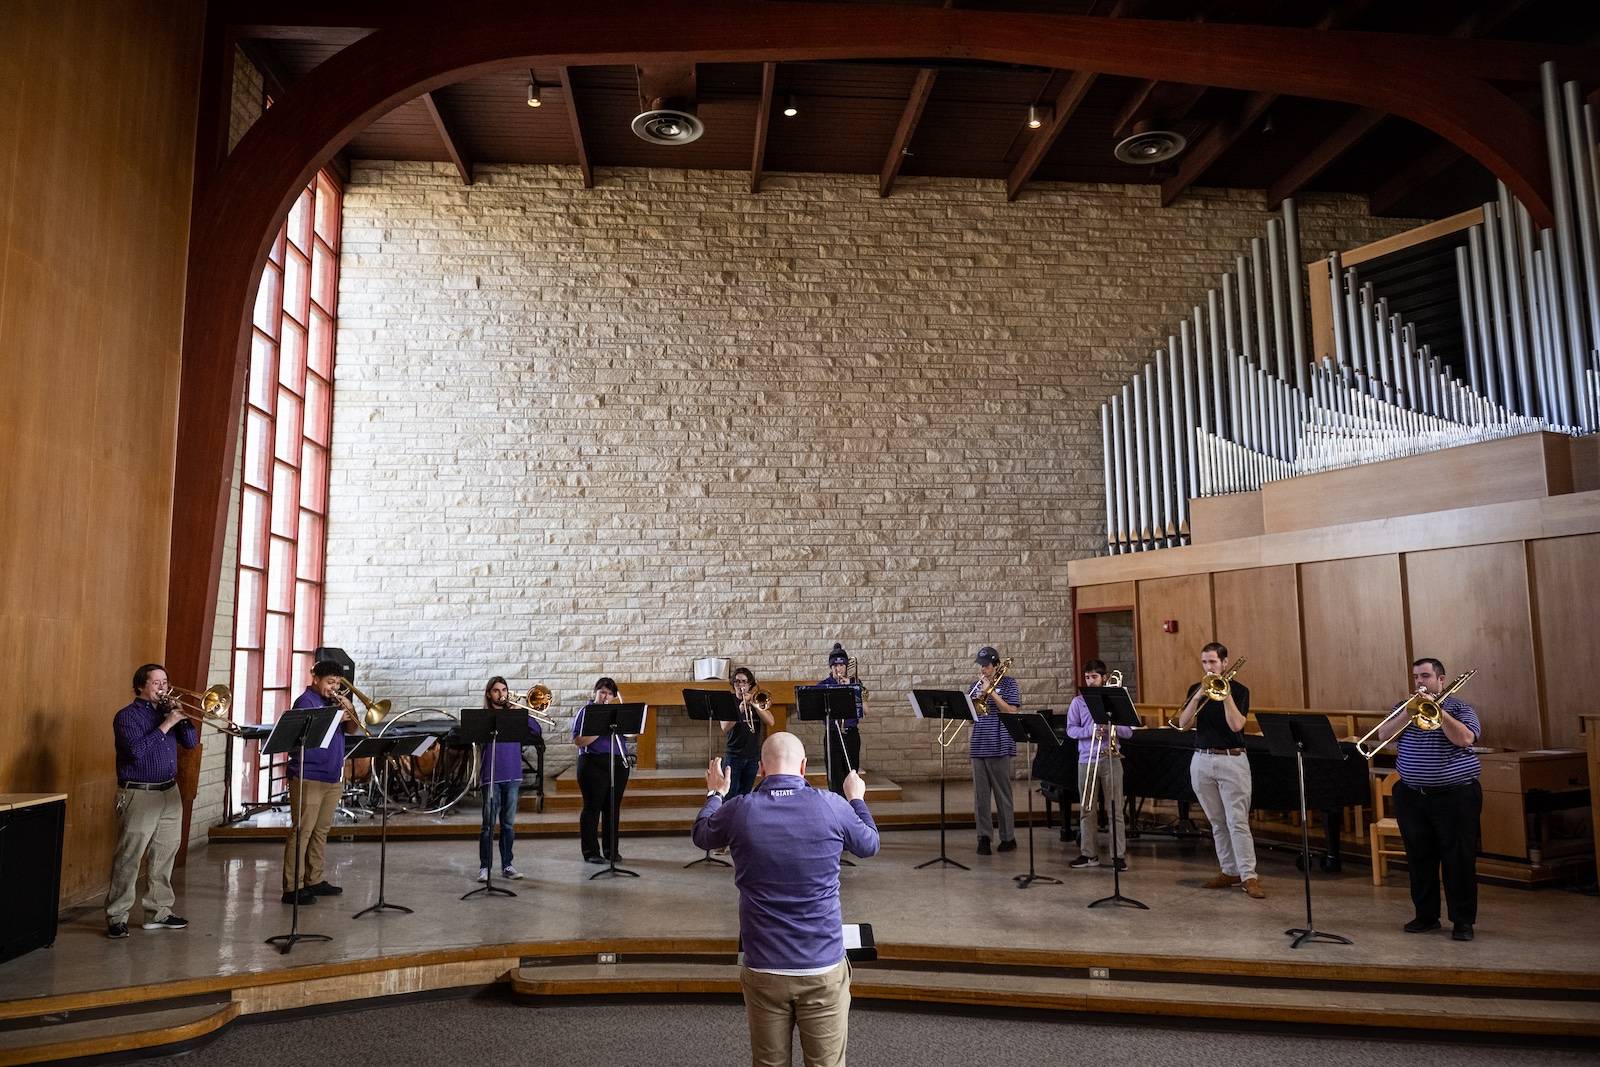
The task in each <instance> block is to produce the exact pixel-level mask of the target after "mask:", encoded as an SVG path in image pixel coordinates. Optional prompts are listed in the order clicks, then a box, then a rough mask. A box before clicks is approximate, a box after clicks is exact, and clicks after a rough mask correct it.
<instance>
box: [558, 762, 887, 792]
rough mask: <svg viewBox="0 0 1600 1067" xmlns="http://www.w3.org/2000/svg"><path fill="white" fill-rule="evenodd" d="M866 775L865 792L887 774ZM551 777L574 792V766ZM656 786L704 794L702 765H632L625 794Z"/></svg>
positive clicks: (820, 782)
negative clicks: (866, 786) (641, 766)
mask: <svg viewBox="0 0 1600 1067" xmlns="http://www.w3.org/2000/svg"><path fill="white" fill-rule="evenodd" d="M866 777H867V779H868V791H869V795H870V792H871V789H872V786H873V785H874V784H875V783H876V784H883V783H887V782H888V781H889V780H888V779H887V778H882V777H881V776H878V775H874V774H872V773H871V772H870V771H869V772H867V773H866ZM552 781H553V786H554V788H553V789H552V790H551V791H550V792H551V795H554V794H556V793H571V794H572V795H573V796H577V795H578V792H579V790H578V772H577V769H576V768H575V767H568V768H567V769H566V770H564V771H562V772H561V773H559V774H557V775H556V776H555V778H554V779H553V780H552ZM806 781H807V782H809V783H811V784H812V785H813V786H815V787H817V788H818V789H826V788H828V776H827V775H826V774H824V773H820V772H818V773H813V774H807V775H806ZM891 784H892V783H891ZM897 788H898V787H897ZM656 789H667V790H678V791H682V790H686V789H688V790H698V791H699V793H700V795H701V796H705V793H706V769H705V767H703V766H702V767H699V768H694V767H654V768H649V769H644V768H640V767H635V768H634V769H633V771H632V773H630V774H629V775H628V798H629V799H630V800H631V799H632V798H633V796H634V794H635V793H638V792H643V791H647V790H656ZM547 799H548V798H547Z"/></svg>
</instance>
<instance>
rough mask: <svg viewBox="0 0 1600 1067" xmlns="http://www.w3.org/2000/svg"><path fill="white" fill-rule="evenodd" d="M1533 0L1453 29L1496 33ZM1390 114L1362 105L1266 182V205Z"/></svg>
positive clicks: (1517, 1)
mask: <svg viewBox="0 0 1600 1067" xmlns="http://www.w3.org/2000/svg"><path fill="white" fill-rule="evenodd" d="M1530 2H1531V0H1501V2H1500V3H1498V4H1496V5H1495V6H1494V7H1492V8H1485V9H1483V10H1479V11H1474V12H1472V13H1471V14H1469V15H1467V16H1466V17H1465V18H1463V19H1461V20H1460V21H1459V22H1457V23H1456V24H1455V25H1454V26H1453V27H1451V29H1450V36H1451V37H1456V38H1469V37H1477V36H1481V35H1484V34H1489V33H1493V32H1494V31H1495V29H1496V28H1498V27H1499V26H1501V25H1503V24H1504V23H1505V22H1506V20H1508V19H1510V18H1511V17H1512V16H1513V15H1515V14H1516V13H1517V12H1519V11H1521V10H1522V9H1523V8H1525V7H1527V6H1528V4H1529V3H1530ZM1387 117H1388V116H1387V115H1385V114H1384V113H1383V112H1382V111H1377V110H1375V109H1372V108H1360V109H1358V110H1357V111H1355V113H1353V114H1351V115H1350V116H1348V117H1347V118H1346V119H1345V120H1344V121H1343V122H1341V123H1340V124H1339V125H1338V127H1337V128H1335V129H1334V130H1333V132H1332V133H1330V134H1328V136H1327V137H1325V138H1323V140H1322V141H1321V142H1320V143H1319V144H1317V145H1316V147H1314V148H1312V149H1311V150H1310V151H1309V152H1307V153H1306V154H1305V155H1303V156H1301V157H1300V158H1299V159H1297V160H1295V161H1294V162H1293V163H1291V164H1290V165H1289V166H1288V167H1287V168H1286V169H1285V170H1284V171H1283V173H1282V174H1279V175H1278V177H1276V178H1275V179H1273V180H1272V182H1271V183H1270V184H1269V185H1268V186H1267V206H1268V207H1269V208H1272V209H1276V208H1277V206H1278V205H1279V204H1281V203H1283V202H1284V201H1285V200H1287V199H1288V198H1289V197H1291V196H1294V195H1295V194H1296V193H1298V192H1299V191H1300V190H1301V189H1304V188H1305V187H1306V186H1307V185H1309V184H1310V183H1311V182H1312V181H1313V180H1315V179H1316V177H1317V176H1318V175H1319V174H1321V173H1322V172H1323V171H1325V170H1327V169H1328V168H1329V167H1331V166H1333V164H1334V163H1335V162H1337V161H1338V160H1339V158H1340V157H1341V156H1343V155H1344V154H1345V153H1346V152H1348V151H1349V150H1350V149H1352V148H1354V147H1355V146H1356V145H1357V144H1359V143H1360V142H1361V140H1362V139H1363V138H1364V137H1366V135H1367V134H1369V133H1371V132H1372V131H1373V129H1374V128H1376V127H1377V125H1378V124H1379V123H1381V122H1382V121H1383V120H1384V119H1385V118H1387Z"/></svg>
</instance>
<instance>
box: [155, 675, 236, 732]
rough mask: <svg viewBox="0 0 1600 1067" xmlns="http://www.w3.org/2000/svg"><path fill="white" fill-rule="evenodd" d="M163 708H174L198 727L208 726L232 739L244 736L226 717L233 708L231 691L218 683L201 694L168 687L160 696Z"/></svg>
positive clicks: (173, 686)
mask: <svg viewBox="0 0 1600 1067" xmlns="http://www.w3.org/2000/svg"><path fill="white" fill-rule="evenodd" d="M161 704H162V706H163V707H167V708H174V709H176V710H177V711H178V712H180V713H181V714H182V715H183V716H184V718H186V719H192V720H193V721H194V722H195V724H196V725H198V726H209V727H211V728H212V729H214V730H221V731H222V732H223V733H225V734H232V735H233V736H234V737H242V736H244V729H243V727H241V726H240V725H239V724H238V723H236V722H234V721H233V720H232V719H230V718H229V717H228V712H229V711H230V710H231V709H232V707H233V690H231V689H229V688H228V687H227V686H225V685H223V684H222V683H221V682H218V683H217V684H216V685H213V686H211V687H210V688H208V689H207V690H206V691H205V692H203V693H196V692H195V691H194V690H193V689H184V688H183V687H181V686H176V685H170V684H169V685H168V686H167V691H166V692H165V693H164V694H162V697H161Z"/></svg>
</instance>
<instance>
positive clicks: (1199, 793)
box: [1178, 641, 1267, 900]
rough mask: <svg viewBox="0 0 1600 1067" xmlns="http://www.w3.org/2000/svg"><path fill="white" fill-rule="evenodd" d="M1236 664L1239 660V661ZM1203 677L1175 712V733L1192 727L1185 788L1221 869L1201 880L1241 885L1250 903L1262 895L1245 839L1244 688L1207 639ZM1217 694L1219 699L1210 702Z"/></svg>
mask: <svg viewBox="0 0 1600 1067" xmlns="http://www.w3.org/2000/svg"><path fill="white" fill-rule="evenodd" d="M1239 663H1240V664H1243V663H1244V660H1242V659H1241V660H1240V661H1239ZM1200 669H1201V670H1203V671H1205V673H1206V676H1205V678H1204V679H1202V680H1201V681H1199V682H1196V683H1195V684H1194V685H1191V686H1190V687H1189V695H1188V699H1187V700H1186V701H1185V702H1184V705H1183V710H1182V711H1180V712H1179V713H1178V729H1180V730H1187V729H1188V728H1189V726H1190V724H1193V725H1194V728H1195V750H1194V758H1193V759H1192V760H1190V762H1189V784H1190V786H1191V787H1192V788H1193V789H1194V795H1195V796H1196V797H1198V798H1199V799H1200V807H1201V808H1203V809H1205V813H1206V821H1207V822H1209V823H1210V824H1211V840H1212V841H1213V842H1214V843H1215V844H1216V847H1217V863H1218V865H1219V866H1220V867H1221V870H1219V871H1218V872H1217V873H1216V874H1214V875H1212V876H1211V877H1210V878H1209V879H1207V880H1206V882H1205V883H1204V884H1205V888H1207V889H1229V888H1231V887H1233V886H1236V885H1237V886H1243V887H1244V891H1245V893H1246V895H1248V896H1250V897H1252V898H1253V899H1255V900H1260V899H1262V898H1263V897H1265V896H1266V895H1267V894H1266V891H1265V890H1263V889H1262V888H1261V881H1260V879H1258V878H1257V877H1256V842H1255V838H1253V837H1251V836H1250V790H1251V780H1250V760H1249V757H1247V756H1246V755H1245V748H1244V727H1245V721H1246V720H1247V719H1248V718H1249V717H1250V690H1248V689H1246V688H1245V687H1244V686H1242V685H1240V684H1239V683H1238V682H1236V681H1233V680H1232V679H1233V675H1234V673H1235V672H1236V671H1237V670H1238V668H1237V667H1235V668H1234V669H1233V670H1229V669H1228V649H1227V647H1226V646H1225V645H1223V644H1221V643H1220V642H1217V641H1212V642H1210V643H1209V644H1207V645H1205V646H1204V647H1203V648H1201V649H1200ZM1219 693H1220V695H1221V699H1216V697H1217V695H1218V694H1219Z"/></svg>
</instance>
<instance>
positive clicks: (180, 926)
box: [144, 915, 189, 930]
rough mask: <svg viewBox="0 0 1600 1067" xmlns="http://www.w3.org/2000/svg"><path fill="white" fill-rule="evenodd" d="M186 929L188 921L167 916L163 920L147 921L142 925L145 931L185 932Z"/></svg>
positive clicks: (174, 916)
mask: <svg viewBox="0 0 1600 1067" xmlns="http://www.w3.org/2000/svg"><path fill="white" fill-rule="evenodd" d="M188 927H189V920H188V919H180V918H178V917H177V916H176V915H168V916H167V917H166V918H165V919H147V920H146V921H145V923H144V928H145V929H146V930H186V929H188Z"/></svg>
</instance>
